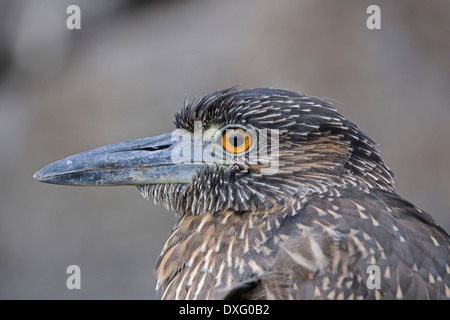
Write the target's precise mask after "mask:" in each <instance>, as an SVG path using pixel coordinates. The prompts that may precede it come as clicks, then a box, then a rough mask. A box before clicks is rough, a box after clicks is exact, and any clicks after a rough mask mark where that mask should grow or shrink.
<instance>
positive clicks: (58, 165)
mask: <svg viewBox="0 0 450 320" xmlns="http://www.w3.org/2000/svg"><path fill="white" fill-rule="evenodd" d="M174 132H175V131H174ZM173 137H174V135H173V133H167V134H163V135H160V136H156V137H150V138H143V139H136V140H131V141H126V142H120V143H116V144H111V145H108V146H104V147H100V148H96V149H92V150H90V151H86V152H82V153H79V154H76V155H73V156H70V157H67V158H64V159H62V160H59V161H56V162H54V163H52V164H50V165H48V166H46V167H44V168H42V169H41V170H39V171H38V172H36V173H35V174H34V176H33V178H34V179H36V180H38V181H41V182H46V183H53V184H63V185H75V186H87V185H105V186H107V185H110V186H112V185H142V184H158V183H189V182H191V179H192V176H193V175H194V174H195V173H196V172H197V169H198V168H199V167H200V166H202V165H203V162H194V161H190V160H192V159H190V158H189V159H188V161H186V160H185V161H184V162H180V161H179V160H178V161H177V160H174V157H173V151H174V147H176V146H177V145H178V144H179V143H180V142H179V141H177V140H178V139H176V138H175V140H176V141H173V139H174V138H173ZM175 137H178V138H179V137H180V135H175Z"/></svg>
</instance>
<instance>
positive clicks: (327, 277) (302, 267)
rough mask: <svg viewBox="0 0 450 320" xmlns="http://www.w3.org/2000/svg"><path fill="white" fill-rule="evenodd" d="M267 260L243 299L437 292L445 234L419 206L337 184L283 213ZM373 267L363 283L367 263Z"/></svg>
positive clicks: (430, 295) (444, 275) (444, 289)
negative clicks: (376, 274)
mask: <svg viewBox="0 0 450 320" xmlns="http://www.w3.org/2000/svg"><path fill="white" fill-rule="evenodd" d="M283 235H286V238H287V239H286V238H285V239H286V241H282V242H279V250H278V251H277V254H276V256H275V258H274V260H273V261H275V263H274V265H273V266H272V267H271V268H268V269H266V273H265V274H264V276H262V277H261V278H260V282H259V283H258V285H257V286H255V287H254V288H252V289H251V290H250V291H248V292H246V293H244V297H245V298H249V299H399V298H404V299H445V298H449V297H450V290H449V287H450V284H449V281H450V279H449V272H450V268H449V256H450V250H449V236H448V234H447V233H446V232H445V231H444V230H443V229H442V228H441V227H439V226H438V224H437V223H436V222H435V221H434V220H433V219H432V218H431V217H430V216H429V215H428V214H427V213H425V212H423V211H421V210H420V209H418V208H416V207H415V206H413V205H412V204H410V203H409V202H407V201H405V200H403V199H402V198H400V197H399V196H398V195H395V194H391V193H388V192H384V191H379V190H371V192H370V193H367V192H365V191H361V190H356V189H353V190H352V189H349V190H340V191H339V192H337V194H336V195H334V196H329V197H322V198H321V199H317V200H315V201H312V202H311V203H309V204H308V205H307V206H306V207H304V208H303V209H301V212H299V213H297V214H296V215H294V216H292V217H291V218H289V219H286V220H285V221H284V223H283V225H282V226H281V227H280V229H279V230H278V233H277V236H278V237H280V236H281V237H282V236H283ZM371 265H376V266H378V267H379V270H380V289H369V288H368V287H367V279H368V276H369V273H368V272H367V268H368V267H369V266H371Z"/></svg>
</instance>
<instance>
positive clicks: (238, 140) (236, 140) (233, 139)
mask: <svg viewBox="0 0 450 320" xmlns="http://www.w3.org/2000/svg"><path fill="white" fill-rule="evenodd" d="M229 141H230V144H231V145H232V146H234V147H239V146H240V145H242V144H243V143H244V137H243V136H242V135H241V134H238V133H233V134H231V136H230V138H229Z"/></svg>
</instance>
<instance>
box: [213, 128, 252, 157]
mask: <svg viewBox="0 0 450 320" xmlns="http://www.w3.org/2000/svg"><path fill="white" fill-rule="evenodd" d="M253 140H254V139H253V135H252V134H251V133H250V132H249V131H248V130H247V128H245V127H242V126H238V125H233V126H226V127H225V128H223V129H222V130H221V136H220V138H219V141H220V145H221V146H222V148H223V149H224V150H225V151H227V152H228V153H230V154H240V153H244V152H246V151H248V150H249V149H250V147H251V146H252V145H253V142H254V141H253Z"/></svg>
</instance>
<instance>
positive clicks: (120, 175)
mask: <svg viewBox="0 0 450 320" xmlns="http://www.w3.org/2000/svg"><path fill="white" fill-rule="evenodd" d="M174 123H175V127H176V128H175V130H174V131H173V132H171V133H166V134H162V135H159V136H155V137H148V138H142V139H136V140H131V141H126V142H120V143H116V144H112V145H107V146H103V147H100V148H96V149H92V150H90V151H86V152H82V153H79V154H76V155H73V156H70V157H67V158H64V159H62V160H59V161H56V162H54V163H52V164H50V165H48V166H46V167H44V168H42V169H40V170H39V171H38V172H36V173H35V175H34V178H35V179H37V180H38V181H41V182H46V183H52V184H62V185H77V186H85V185H95V186H104V185H113V186H116V185H135V186H137V187H138V189H139V190H140V192H141V193H142V195H143V196H144V197H145V198H152V199H153V200H154V201H155V203H159V204H162V205H163V206H165V207H166V208H168V209H169V210H171V211H173V212H175V213H176V214H177V223H176V224H175V226H174V227H173V229H172V231H171V233H170V235H169V237H168V239H167V241H166V243H165V245H164V248H163V249H162V253H161V255H160V257H159V259H158V261H157V263H156V266H155V269H154V275H155V277H156V279H157V290H160V295H161V299H234V300H240V299H248V300H252V299H282V300H288V299H448V298H450V289H449V287H450V284H449V283H450V280H449V279H450V278H449V273H450V266H449V253H450V250H449V244H450V242H449V235H448V234H447V232H446V231H445V230H444V229H443V228H442V227H441V226H440V225H439V224H438V223H437V222H436V221H435V220H434V219H433V218H432V217H431V216H430V215H429V214H427V213H426V212H425V211H423V210H421V209H419V208H418V207H416V206H414V205H413V204H412V203H410V202H408V201H407V200H405V199H403V198H402V197H401V196H400V195H398V194H397V192H396V189H395V185H394V175H393V173H392V171H391V170H390V169H389V168H388V166H387V165H386V164H385V162H384V161H383V159H382V157H381V155H380V152H379V151H378V149H377V146H376V144H375V143H374V141H373V140H372V139H370V138H369V137H368V136H367V135H366V134H365V133H363V132H362V131H361V130H360V129H359V128H358V126H356V125H355V124H354V123H352V122H351V121H349V120H348V119H347V118H345V117H344V116H342V115H341V114H339V113H338V112H337V110H336V109H335V108H334V107H333V106H332V104H331V103H330V102H329V101H326V100H324V99H321V98H317V97H312V96H308V95H306V94H302V93H298V92H293V91H288V90H284V89H274V88H256V89H240V88H238V87H232V88H228V89H224V90H219V91H216V92H214V93H212V94H208V95H206V96H203V97H202V98H200V99H196V100H194V101H188V100H185V103H184V105H183V107H182V109H181V111H180V112H179V113H177V114H176V115H175V121H174Z"/></svg>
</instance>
